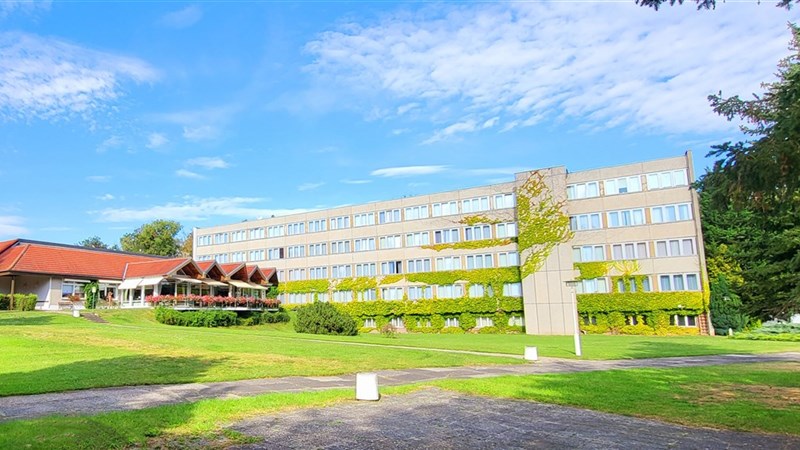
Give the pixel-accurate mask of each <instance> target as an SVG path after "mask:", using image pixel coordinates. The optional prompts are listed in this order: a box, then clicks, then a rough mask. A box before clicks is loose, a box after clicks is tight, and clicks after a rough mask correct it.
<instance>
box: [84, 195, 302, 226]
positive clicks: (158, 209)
mask: <svg viewBox="0 0 800 450" xmlns="http://www.w3.org/2000/svg"><path fill="white" fill-rule="evenodd" d="M264 201H265V199H263V198H254V197H221V198H195V197H187V198H185V199H184V201H183V202H181V203H166V204H163V205H155V206H150V207H146V208H106V209H102V210H98V211H89V214H91V215H93V216H96V217H97V221H99V222H146V221H150V220H154V219H165V218H169V219H174V220H178V221H201V220H206V219H208V218H209V217H235V218H237V219H254V218H258V217H271V216H273V215H274V216H284V215H287V214H297V213H303V212H308V211H310V210H308V209H267V208H258V207H255V206H253V205H257V204H260V203H263V202H264Z"/></svg>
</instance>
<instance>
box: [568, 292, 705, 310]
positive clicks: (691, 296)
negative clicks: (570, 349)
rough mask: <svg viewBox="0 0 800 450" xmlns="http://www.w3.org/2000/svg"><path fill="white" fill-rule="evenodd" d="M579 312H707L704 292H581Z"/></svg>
mask: <svg viewBox="0 0 800 450" xmlns="http://www.w3.org/2000/svg"><path fill="white" fill-rule="evenodd" d="M577 298H578V312H580V313H582V314H593V313H610V312H626V313H643V312H650V311H665V312H668V313H672V314H700V313H702V312H704V311H705V305H704V302H703V293H702V292H623V293H620V292H612V293H607V294H578V295H577Z"/></svg>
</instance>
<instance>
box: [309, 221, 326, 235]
mask: <svg viewBox="0 0 800 450" xmlns="http://www.w3.org/2000/svg"><path fill="white" fill-rule="evenodd" d="M327 223H328V221H327V220H326V219H318V220H309V221H308V232H309V233H319V232H320V231H325V229H326V224H327Z"/></svg>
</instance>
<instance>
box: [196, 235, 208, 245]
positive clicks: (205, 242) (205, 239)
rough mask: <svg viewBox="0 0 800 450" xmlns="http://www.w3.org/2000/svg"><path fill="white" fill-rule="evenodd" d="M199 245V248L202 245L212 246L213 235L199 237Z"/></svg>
mask: <svg viewBox="0 0 800 450" xmlns="http://www.w3.org/2000/svg"><path fill="white" fill-rule="evenodd" d="M197 245H198V247H199V246H201V245H211V235H210V234H206V235H204V236H197Z"/></svg>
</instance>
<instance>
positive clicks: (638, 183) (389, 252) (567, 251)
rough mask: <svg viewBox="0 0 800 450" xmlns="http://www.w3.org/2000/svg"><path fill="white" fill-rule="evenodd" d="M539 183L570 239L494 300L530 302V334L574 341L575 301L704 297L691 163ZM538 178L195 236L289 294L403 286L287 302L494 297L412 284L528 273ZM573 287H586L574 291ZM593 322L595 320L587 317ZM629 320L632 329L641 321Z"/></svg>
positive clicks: (202, 253) (690, 321) (697, 322)
mask: <svg viewBox="0 0 800 450" xmlns="http://www.w3.org/2000/svg"><path fill="white" fill-rule="evenodd" d="M535 172H537V173H538V174H539V175H541V176H542V180H543V181H544V183H545V184H546V186H547V187H548V188H549V192H550V194H552V196H553V198H554V199H555V201H557V202H558V201H563V206H562V211H563V213H564V214H566V215H568V216H569V226H570V228H571V230H572V235H571V238H570V239H569V240H568V241H566V242H561V243H559V244H558V245H557V246H556V247H555V248H554V250H553V251H552V252H551V253H550V254H549V256H547V258H546V259H545V260H544V261H543V264H542V265H541V266H540V267H539V268H538V270H537V271H536V272H535V273H533V274H526V276H524V277H520V278H521V279H519V280H518V281H517V282H510V283H505V284H504V285H503V287H502V290H503V292H502V294H501V293H499V292H494V293H493V294H492V295H497V296H503V297H521V298H522V299H523V305H524V324H525V327H526V330H527V332H528V333H531V334H570V333H572V332H573V330H574V325H573V323H574V311H575V309H574V307H573V297H572V295H573V289H574V290H575V292H576V293H577V297H578V300H579V301H581V298H583V297H586V298H588V296H587V295H585V294H594V293H615V292H629V291H630V290H636V289H637V286H638V289H640V290H642V291H649V292H665V291H670V292H672V291H678V292H686V293H691V294H692V298H697V296H698V295H699V294H700V293H701V291H703V289H704V288H703V285H704V283H703V279H704V277H705V261H704V257H703V246H702V234H701V229H700V220H699V206H698V201H697V195H696V193H695V191H694V190H693V189H692V188H691V186H690V183H691V181H692V180H693V173H692V164H691V154H690V153H687V154H686V155H684V156H682V157H675V158H668V159H661V160H657V161H649V162H642V163H636V164H628V165H623V166H615V167H608V168H601V169H594V170H587V171H580V172H573V173H570V172H567V170H566V168H564V167H555V168H549V169H541V170H538V171H535ZM531 174H532V172H522V173H518V174H516V176H515V180H514V181H511V182H508V183H501V184H493V185H488V186H479V187H473V188H466V189H461V190H457V191H449V192H441V193H435V194H430V195H420V196H415V197H406V198H402V199H395V200H388V201H382V202H375V203H368V204H363V205H355V206H347V207H339V208H332V209H325V210H319V211H314V212H308V213H303V214H294V215H288V216H283V217H273V218H268V219H262V220H253V221H245V222H237V223H233V224H229V225H221V226H214V227H207V228H195V229H194V257H195V259H197V260H198V261H202V260H210V259H216V260H217V261H218V262H220V263H226V262H234V261H237V262H239V261H246V262H247V263H249V264H257V265H259V266H261V267H264V268H267V267H269V268H275V269H276V270H277V273H278V279H279V280H280V281H281V282H285V283H291V282H298V281H308V280H331V281H332V284H331V286H335V280H342V279H350V278H360V277H376V278H379V279H380V278H383V277H390V278H391V279H392V280H393V282H392V283H387V284H386V285H378V286H376V287H375V288H374V289H368V290H366V291H364V292H359V293H357V295H354V294H353V293H352V292H350V291H335V290H333V289H332V290H331V291H330V292H327V293H319V292H317V293H303V292H296V291H295V292H293V293H291V294H283V298H282V300H283V302H284V303H304V302H310V301H313V300H314V298H317V299H321V300H327V301H340V302H347V301H367V300H375V299H378V298H380V299H384V300H400V299H409V300H419V301H424V300H425V299H430V298H454V297H462V296H468V297H469V296H476V297H479V296H485V295H487V293H486V292H485V290H484V286H481V285H480V284H476V283H471V284H470V283H459V282H457V283H453V284H448V285H426V284H424V283H422V284H421V283H419V282H409V281H407V279H406V278H405V277H410V278H413V277H411V275H410V274H416V273H430V272H437V271H438V272H451V271H455V270H465V271H471V270H481V269H486V268H499V267H515V266H519V265H520V263H521V262H522V261H524V260H525V258H526V257H527V254H528V252H529V250H527V249H523V250H522V251H520V249H519V248H518V243H517V239H516V237H517V235H518V233H519V232H520V229H521V227H525V226H526V225H525V224H521V223H519V218H518V214H517V212H518V211H517V200H518V198H517V197H518V196H517V193H518V192H519V189H520V188H521V186H522V185H523V184H524V183H525V182H526V180H528V179H529V177H530V176H531ZM468 242H472V243H471V244H468ZM448 244H449V245H448ZM520 253H522V254H520ZM602 261H606V262H607V263H606V264H605V267H606V270H605V273H602V274H594V275H595V276H594V277H593V278H588V277H587V276H585V275H583V276H582V275H581V273H580V272H579V271H578V270H576V269H579V268H580V267H581V264H584V263H587V262H602ZM596 275H600V276H596ZM626 277H635V278H636V280H637V281H636V282H635V283H634V282H627V281H625V279H626ZM387 279H389V278H387ZM396 280H399V281H396ZM572 280H578V282H577V283H568V282H569V281H572ZM295 284H297V283H295ZM587 301H588V300H587ZM680 308H683V305H681V304H680V301H678V302H677V304H676V305H675V307H674V308H667V309H669V310H670V316H671V321H672V323H673V325H677V326H688V327H700V328H701V329H702V330H703V331H704V332H705V331H706V330H707V329H708V327H707V316H706V315H704V314H699V313H698V312H697V310H696V308H695V310H694V311H693V312H691V313H687V314H680ZM662 309H664V308H662ZM584 320H585V321H587V322H588V321H591V320H592V319H591V317H590V315H589V314H587V315H586V317H585V318H584ZM628 320H630V321H631V324H633V323H635V321H636V316H635V315H632V316H630V317H628Z"/></svg>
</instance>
